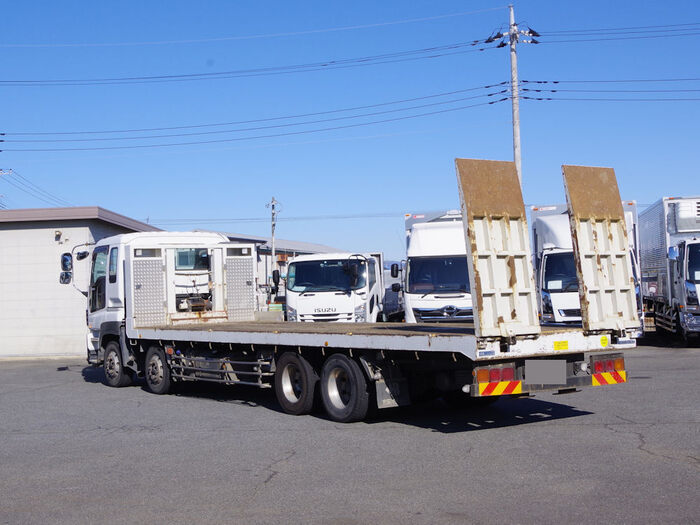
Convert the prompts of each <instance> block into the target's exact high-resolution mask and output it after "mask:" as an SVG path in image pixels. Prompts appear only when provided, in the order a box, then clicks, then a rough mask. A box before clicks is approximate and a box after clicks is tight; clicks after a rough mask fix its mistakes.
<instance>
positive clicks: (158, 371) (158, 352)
mask: <svg viewBox="0 0 700 525" xmlns="http://www.w3.org/2000/svg"><path fill="white" fill-rule="evenodd" d="M145 375H146V386H147V387H148V389H149V390H150V391H151V392H153V393H154V394H167V393H168V392H170V387H171V386H172V378H171V377H170V368H169V367H168V363H167V362H166V360H165V352H163V349H162V348H158V347H157V346H152V347H151V348H149V349H148V352H146V366H145Z"/></svg>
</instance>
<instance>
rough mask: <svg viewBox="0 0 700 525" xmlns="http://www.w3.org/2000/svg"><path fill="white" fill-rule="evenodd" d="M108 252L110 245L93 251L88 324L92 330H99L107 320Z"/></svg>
mask: <svg viewBox="0 0 700 525" xmlns="http://www.w3.org/2000/svg"><path fill="white" fill-rule="evenodd" d="M108 253H109V246H98V247H97V248H95V249H94V250H93V252H92V266H91V270H90V287H89V289H88V324H89V326H90V328H91V329H92V330H99V329H100V327H101V326H102V323H103V322H105V321H106V312H107V258H108Z"/></svg>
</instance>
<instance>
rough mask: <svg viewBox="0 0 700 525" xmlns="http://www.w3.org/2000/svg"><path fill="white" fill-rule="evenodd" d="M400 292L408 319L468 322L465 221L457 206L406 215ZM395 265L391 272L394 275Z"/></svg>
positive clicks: (395, 272)
mask: <svg viewBox="0 0 700 525" xmlns="http://www.w3.org/2000/svg"><path fill="white" fill-rule="evenodd" d="M405 227H406V263H405V266H404V268H403V279H402V281H403V283H402V284H401V290H402V295H403V302H404V309H405V319H406V322H407V323H434V322H471V321H472V320H473V313H472V297H471V293H470V289H469V275H468V271H467V247H466V245H465V244H464V224H463V222H462V214H461V212H460V211H459V210H451V211H447V212H424V213H409V214H406V215H405ZM398 270H399V269H398V266H395V267H393V268H392V275H394V276H396V275H398Z"/></svg>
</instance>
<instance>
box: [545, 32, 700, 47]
mask: <svg viewBox="0 0 700 525" xmlns="http://www.w3.org/2000/svg"><path fill="white" fill-rule="evenodd" d="M679 36H700V31H693V32H691V33H678V34H673V35H646V36H619V37H612V36H611V37H606V38H578V39H573V40H547V41H545V42H538V43H540V44H563V43H568V42H576V43H578V42H605V41H611V40H647V39H654V38H672V37H679Z"/></svg>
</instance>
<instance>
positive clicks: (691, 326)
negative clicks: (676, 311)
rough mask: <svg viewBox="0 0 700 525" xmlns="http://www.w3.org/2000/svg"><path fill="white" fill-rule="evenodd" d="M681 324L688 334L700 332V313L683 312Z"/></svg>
mask: <svg viewBox="0 0 700 525" xmlns="http://www.w3.org/2000/svg"><path fill="white" fill-rule="evenodd" d="M681 324H682V325H683V328H685V330H686V331H688V332H700V313H693V312H683V313H682V314H681Z"/></svg>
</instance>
